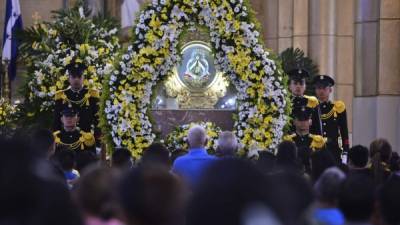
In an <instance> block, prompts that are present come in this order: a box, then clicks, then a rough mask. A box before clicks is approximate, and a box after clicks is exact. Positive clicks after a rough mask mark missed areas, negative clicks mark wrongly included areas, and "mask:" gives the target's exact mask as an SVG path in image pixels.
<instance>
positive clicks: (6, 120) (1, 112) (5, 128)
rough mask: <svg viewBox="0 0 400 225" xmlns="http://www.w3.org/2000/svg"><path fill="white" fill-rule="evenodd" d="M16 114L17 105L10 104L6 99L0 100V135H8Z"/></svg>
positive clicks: (13, 124)
mask: <svg viewBox="0 0 400 225" xmlns="http://www.w3.org/2000/svg"><path fill="white" fill-rule="evenodd" d="M17 113H18V107H17V105H13V104H10V102H9V101H7V100H6V99H4V98H0V134H2V135H8V134H9V131H10V129H13V128H14V126H15V121H16V120H17Z"/></svg>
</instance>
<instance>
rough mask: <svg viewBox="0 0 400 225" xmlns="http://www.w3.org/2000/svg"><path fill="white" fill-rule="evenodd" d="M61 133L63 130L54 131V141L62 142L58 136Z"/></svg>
mask: <svg viewBox="0 0 400 225" xmlns="http://www.w3.org/2000/svg"><path fill="white" fill-rule="evenodd" d="M59 133H61V131H59V130H57V131H54V132H53V136H54V142H55V143H56V144H59V143H61V139H60V138H59V137H58V134H59Z"/></svg>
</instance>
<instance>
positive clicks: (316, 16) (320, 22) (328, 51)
mask: <svg viewBox="0 0 400 225" xmlns="http://www.w3.org/2000/svg"><path fill="white" fill-rule="evenodd" d="M335 9H336V0H310V1H309V10H310V11H309V14H310V19H309V29H310V33H309V40H308V41H309V42H308V50H309V51H308V53H309V56H310V57H311V58H312V59H313V60H314V62H316V63H317V64H318V67H319V71H320V73H321V74H328V75H330V76H332V77H333V78H335V75H336V38H335V29H336V27H335V24H336V21H335V11H336V10H335Z"/></svg>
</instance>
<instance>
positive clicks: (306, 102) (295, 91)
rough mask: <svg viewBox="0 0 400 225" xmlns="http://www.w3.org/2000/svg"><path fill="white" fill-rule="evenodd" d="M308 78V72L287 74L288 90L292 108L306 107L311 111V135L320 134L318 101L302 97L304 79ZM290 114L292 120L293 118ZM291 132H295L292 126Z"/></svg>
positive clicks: (304, 84)
mask: <svg viewBox="0 0 400 225" xmlns="http://www.w3.org/2000/svg"><path fill="white" fill-rule="evenodd" d="M308 76H309V74H308V72H307V71H305V70H302V69H295V70H291V71H290V72H289V79H290V81H289V82H290V83H289V89H290V92H291V93H292V108H293V109H295V108H301V107H306V108H308V109H309V110H310V111H311V115H312V116H311V120H312V124H311V128H310V132H311V133H312V134H318V135H321V134H322V129H321V119H320V113H319V111H318V107H317V106H318V104H319V102H318V100H317V98H316V97H314V96H307V95H304V92H305V90H306V78H307V77H308ZM294 116H295V115H294V113H292V118H294ZM291 131H292V132H294V131H295V127H294V125H293V124H292V127H291Z"/></svg>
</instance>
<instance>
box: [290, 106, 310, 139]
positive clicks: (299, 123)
mask: <svg viewBox="0 0 400 225" xmlns="http://www.w3.org/2000/svg"><path fill="white" fill-rule="evenodd" d="M311 113H312V112H311V109H310V108H307V107H296V108H294V109H293V114H294V126H295V127H296V131H297V132H298V133H308V132H309V130H310V126H311V124H312V120H311Z"/></svg>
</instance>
